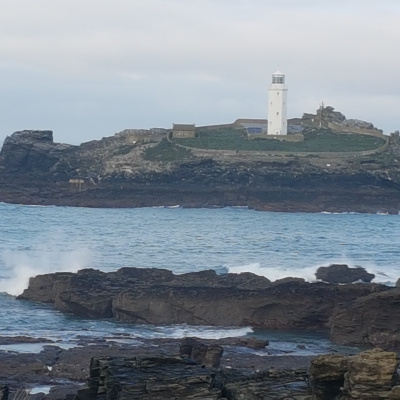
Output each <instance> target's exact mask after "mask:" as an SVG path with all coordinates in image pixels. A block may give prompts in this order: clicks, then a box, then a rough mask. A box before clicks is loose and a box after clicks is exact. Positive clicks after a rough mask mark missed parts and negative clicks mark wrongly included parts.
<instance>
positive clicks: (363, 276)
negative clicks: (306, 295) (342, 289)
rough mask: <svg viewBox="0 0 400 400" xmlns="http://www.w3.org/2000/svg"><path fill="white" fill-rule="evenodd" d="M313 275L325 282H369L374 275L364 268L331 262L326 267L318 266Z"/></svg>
mask: <svg viewBox="0 0 400 400" xmlns="http://www.w3.org/2000/svg"><path fill="white" fill-rule="evenodd" d="M315 276H316V278H317V279H320V280H321V281H323V282H327V283H352V282H357V281H362V282H371V281H372V279H374V278H375V275H374V274H370V273H368V272H367V271H366V270H365V268H361V267H355V268H350V267H349V266H348V265H347V264H331V265H329V266H328V267H319V268H318V270H317V272H316V274H315Z"/></svg>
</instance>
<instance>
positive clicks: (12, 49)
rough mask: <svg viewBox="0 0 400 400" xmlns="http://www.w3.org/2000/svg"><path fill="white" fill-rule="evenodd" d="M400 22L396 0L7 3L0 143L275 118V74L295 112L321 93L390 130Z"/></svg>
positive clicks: (1, 7) (316, 101)
mask: <svg viewBox="0 0 400 400" xmlns="http://www.w3.org/2000/svg"><path fill="white" fill-rule="evenodd" d="M399 21H400V1H399V0H374V1H372V0H335V1H321V0H318V1H317V0H301V1H299V0H35V1H33V0H1V3H0V107H1V112H0V142H2V141H3V140H4V138H5V137H6V136H8V135H10V134H12V133H13V132H15V131H19V130H24V129H51V130H53V132H54V140H55V142H62V143H70V144H79V143H82V142H86V141H89V140H94V139H101V138H102V137H105V136H111V135H113V134H115V133H116V132H119V131H121V130H123V129H129V128H131V129H132V128H137V129H149V128H154V127H161V128H170V127H172V124H173V123H195V124H196V126H202V125H213V124H224V123H230V122H233V121H234V120H236V119H237V118H266V117H267V105H268V87H269V85H270V83H271V75H272V73H274V72H275V71H276V70H277V69H280V70H282V71H283V72H284V73H285V75H286V83H287V85H288V88H289V91H288V117H289V118H293V117H301V116H302V114H303V113H304V112H308V113H310V112H315V110H316V109H317V108H318V107H319V106H320V104H321V102H322V101H323V102H324V104H325V105H331V106H333V107H334V108H335V109H336V110H338V111H341V112H342V113H343V114H344V115H346V117H347V118H355V119H361V120H364V121H368V122H372V123H373V124H374V125H375V126H376V127H378V128H380V129H382V130H383V131H384V133H386V134H389V133H390V132H393V131H394V130H399V129H400V112H399V110H400V51H399V43H400V24H399Z"/></svg>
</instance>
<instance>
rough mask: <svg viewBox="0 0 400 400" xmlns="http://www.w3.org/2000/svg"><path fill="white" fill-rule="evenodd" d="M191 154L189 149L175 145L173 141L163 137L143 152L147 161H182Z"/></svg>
mask: <svg viewBox="0 0 400 400" xmlns="http://www.w3.org/2000/svg"><path fill="white" fill-rule="evenodd" d="M191 156H192V153H191V151H190V150H187V149H185V148H182V147H179V146H176V145H175V144H174V143H171V142H169V141H168V140H167V139H163V140H162V141H161V142H159V143H158V144H157V145H156V146H154V147H149V148H147V149H146V151H145V152H144V155H143V157H144V159H145V160H148V161H165V162H172V161H183V160H188V159H190V158H191Z"/></svg>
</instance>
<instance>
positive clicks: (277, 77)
mask: <svg viewBox="0 0 400 400" xmlns="http://www.w3.org/2000/svg"><path fill="white" fill-rule="evenodd" d="M272 83H280V84H285V74H284V73H283V72H282V71H280V70H279V69H278V70H277V71H276V72H274V73H273V74H272Z"/></svg>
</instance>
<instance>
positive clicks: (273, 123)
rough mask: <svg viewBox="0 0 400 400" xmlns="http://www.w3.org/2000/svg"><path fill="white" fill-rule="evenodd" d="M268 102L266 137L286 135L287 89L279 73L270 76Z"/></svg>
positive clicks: (281, 74) (282, 75)
mask: <svg viewBox="0 0 400 400" xmlns="http://www.w3.org/2000/svg"><path fill="white" fill-rule="evenodd" d="M268 101H269V105H268V135H287V87H286V85H285V74H283V73H282V72H281V71H276V72H275V73H274V74H272V85H271V86H270V88H269V91H268Z"/></svg>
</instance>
